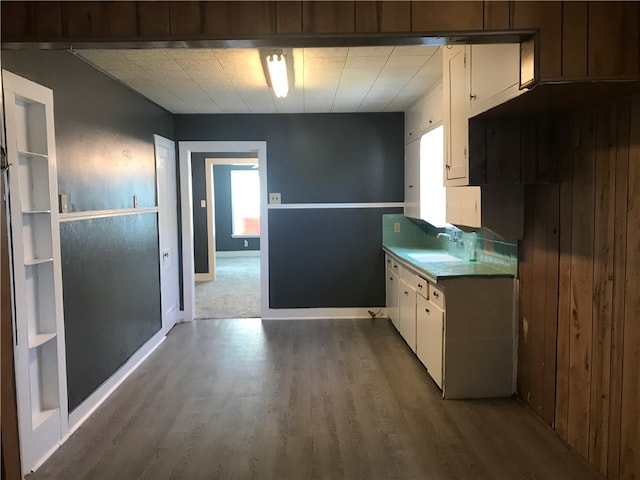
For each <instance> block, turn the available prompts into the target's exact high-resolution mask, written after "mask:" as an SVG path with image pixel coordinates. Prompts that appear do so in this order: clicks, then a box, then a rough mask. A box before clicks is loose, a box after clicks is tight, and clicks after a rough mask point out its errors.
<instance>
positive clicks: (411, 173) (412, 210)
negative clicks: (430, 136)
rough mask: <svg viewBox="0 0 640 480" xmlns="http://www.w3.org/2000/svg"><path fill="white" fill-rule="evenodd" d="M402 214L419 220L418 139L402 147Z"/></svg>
mask: <svg viewBox="0 0 640 480" xmlns="http://www.w3.org/2000/svg"><path fill="white" fill-rule="evenodd" d="M404 152H405V159H404V214H405V216H407V217H411V218H420V139H419V138H418V139H417V140H416V141H414V142H411V143H408V144H407V145H406V146H405V147H404Z"/></svg>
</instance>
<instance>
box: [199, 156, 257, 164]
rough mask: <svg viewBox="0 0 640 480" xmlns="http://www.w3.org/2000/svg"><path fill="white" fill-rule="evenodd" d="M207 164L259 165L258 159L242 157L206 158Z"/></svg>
mask: <svg viewBox="0 0 640 480" xmlns="http://www.w3.org/2000/svg"><path fill="white" fill-rule="evenodd" d="M205 161H206V162H211V164H212V165H258V164H259V161H258V158H257V157H256V158H249V157H240V158H234V157H231V158H221V157H214V158H205Z"/></svg>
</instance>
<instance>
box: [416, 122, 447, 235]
mask: <svg viewBox="0 0 640 480" xmlns="http://www.w3.org/2000/svg"><path fill="white" fill-rule="evenodd" d="M443 149H444V128H443V127H442V126H439V127H437V128H434V129H433V130H431V131H429V132H427V133H425V134H424V135H423V136H422V138H421V140H420V212H421V216H422V218H423V219H424V220H426V221H427V222H429V223H430V224H431V225H433V226H434V227H445V226H448V224H447V221H446V197H447V196H446V192H447V191H446V189H445V187H444V185H443V180H442V179H443V165H444V153H443Z"/></svg>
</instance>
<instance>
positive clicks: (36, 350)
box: [2, 70, 68, 473]
mask: <svg viewBox="0 0 640 480" xmlns="http://www.w3.org/2000/svg"><path fill="white" fill-rule="evenodd" d="M2 75H3V81H4V91H3V94H4V99H5V102H6V103H5V107H6V130H7V156H8V160H9V168H10V169H9V205H10V212H9V213H10V218H11V256H12V264H13V277H12V286H13V291H14V292H15V295H14V296H13V298H12V303H13V307H14V313H15V316H14V322H15V335H16V338H15V342H16V343H15V352H14V360H15V370H16V396H17V403H18V423H19V430H20V457H21V461H22V471H23V472H24V473H28V472H29V471H30V470H32V469H33V468H34V467H35V466H37V465H38V463H39V462H41V461H42V459H44V458H46V457H47V455H48V454H49V452H51V451H52V450H53V449H54V448H55V447H56V446H57V445H58V444H59V443H60V441H61V439H62V438H63V437H64V436H65V435H66V433H67V429H68V412H67V391H66V385H67V382H66V365H65V342H64V319H63V317H64V310H63V306H62V299H63V296H62V270H61V259H60V227H59V217H58V183H57V180H58V179H57V173H56V172H57V169H56V148H55V130H54V125H53V122H54V113H53V91H52V90H51V89H49V88H46V87H44V86H42V85H38V84H36V83H33V82H31V81H30V80H27V79H25V78H22V77H19V76H17V75H14V74H12V73H11V72H7V71H6V70H3V72H2Z"/></svg>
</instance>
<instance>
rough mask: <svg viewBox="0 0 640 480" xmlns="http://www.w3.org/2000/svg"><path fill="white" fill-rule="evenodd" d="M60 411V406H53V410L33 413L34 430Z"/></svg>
mask: <svg viewBox="0 0 640 480" xmlns="http://www.w3.org/2000/svg"><path fill="white" fill-rule="evenodd" d="M59 411H60V409H59V408H52V409H51V410H40V411H39V412H35V413H33V414H32V416H31V424H32V426H33V430H35V429H36V428H38V427H39V426H40V425H42V424H43V423H44V422H46V421H47V420H48V419H49V418H51V417H52V416H53V415H55V414H56V413H58V412H59Z"/></svg>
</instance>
